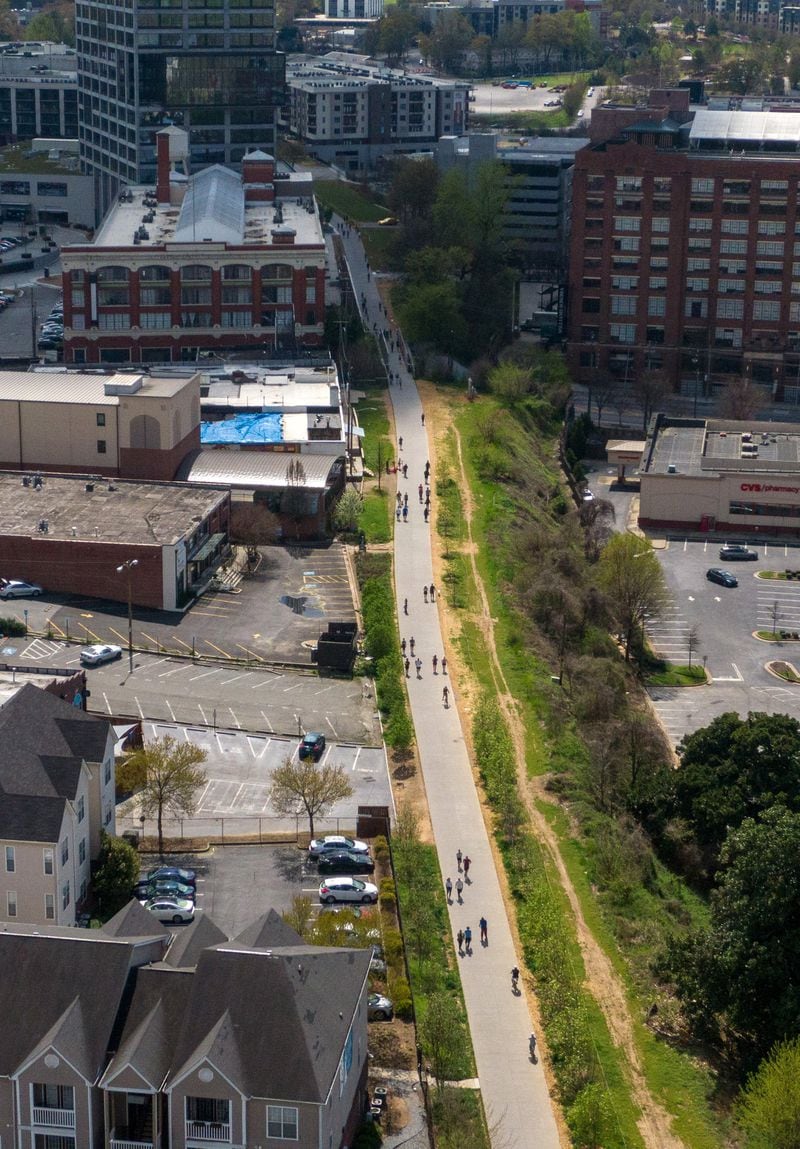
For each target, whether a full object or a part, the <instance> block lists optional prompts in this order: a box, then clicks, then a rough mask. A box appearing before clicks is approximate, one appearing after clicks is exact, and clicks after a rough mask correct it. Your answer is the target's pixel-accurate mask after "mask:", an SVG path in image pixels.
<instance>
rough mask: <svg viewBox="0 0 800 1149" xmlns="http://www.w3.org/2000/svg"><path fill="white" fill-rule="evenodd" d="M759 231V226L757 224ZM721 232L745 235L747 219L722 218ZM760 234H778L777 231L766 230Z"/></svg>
mask: <svg viewBox="0 0 800 1149" xmlns="http://www.w3.org/2000/svg"><path fill="white" fill-rule="evenodd" d="M759 231H761V227H760V226H759ZM722 234H723V235H747V220H746V219H724V220H723V221H722ZM762 234H767V235H778V234H779V232H777V231H774V232H766V233H763V232H762Z"/></svg>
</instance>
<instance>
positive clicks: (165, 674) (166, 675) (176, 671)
mask: <svg viewBox="0 0 800 1149" xmlns="http://www.w3.org/2000/svg"><path fill="white" fill-rule="evenodd" d="M185 669H186V667H185V666H175V667H173V668H172V670H165V671H164V672H163V674H159V676H158V677H159V678H169V676H170V675H171V674H180V673H181V671H182V670H185Z"/></svg>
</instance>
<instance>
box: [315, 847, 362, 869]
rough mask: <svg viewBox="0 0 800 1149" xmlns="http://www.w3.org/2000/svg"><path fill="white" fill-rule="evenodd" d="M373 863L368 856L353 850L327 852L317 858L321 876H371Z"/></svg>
mask: <svg viewBox="0 0 800 1149" xmlns="http://www.w3.org/2000/svg"><path fill="white" fill-rule="evenodd" d="M374 869H375V863H374V862H373V860H372V858H371V857H370V856H369V854H358V853H356V851H355V850H329V851H327V853H324V854H321V855H320V858H319V872H320V873H321V874H371V873H372V871H373V870H374Z"/></svg>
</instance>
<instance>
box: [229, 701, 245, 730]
mask: <svg viewBox="0 0 800 1149" xmlns="http://www.w3.org/2000/svg"><path fill="white" fill-rule="evenodd" d="M228 710H230V714H231V718H232V719H233V721H234V724H235V726H236V729H237V730H241V729H242V724H241V722H240V721H239V719H238V718H237V717H236V715H235V714H234V712H233V711H232V710H231V708H230V706H229V707H228Z"/></svg>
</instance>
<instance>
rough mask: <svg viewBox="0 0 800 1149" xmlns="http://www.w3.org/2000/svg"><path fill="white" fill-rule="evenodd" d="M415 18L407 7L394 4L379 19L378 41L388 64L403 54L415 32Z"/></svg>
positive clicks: (400, 57) (396, 60) (399, 58)
mask: <svg viewBox="0 0 800 1149" xmlns="http://www.w3.org/2000/svg"><path fill="white" fill-rule="evenodd" d="M417 26H418V25H417V19H416V16H415V15H414V13H413V12H412V11H411V10H410V9H409V8H402V7H400V5H399V4H398V5H395V6H394V7H393V8H390V9H389V10H388V11H387V13H386V15H385V16H382V17H381V20H380V33H379V39H378V43H379V45H380V50H381V52H384V53H385V54H386V57H387V61H388V62H389V63H390V64H396V63H397V62H398V61H399V60H401V59H402V57H403V56H404V55H405V52H406V49H407V48H408V47H409V45H410V44H411V41H412V40H413V39H414V36H415V35H416V32H417Z"/></svg>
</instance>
